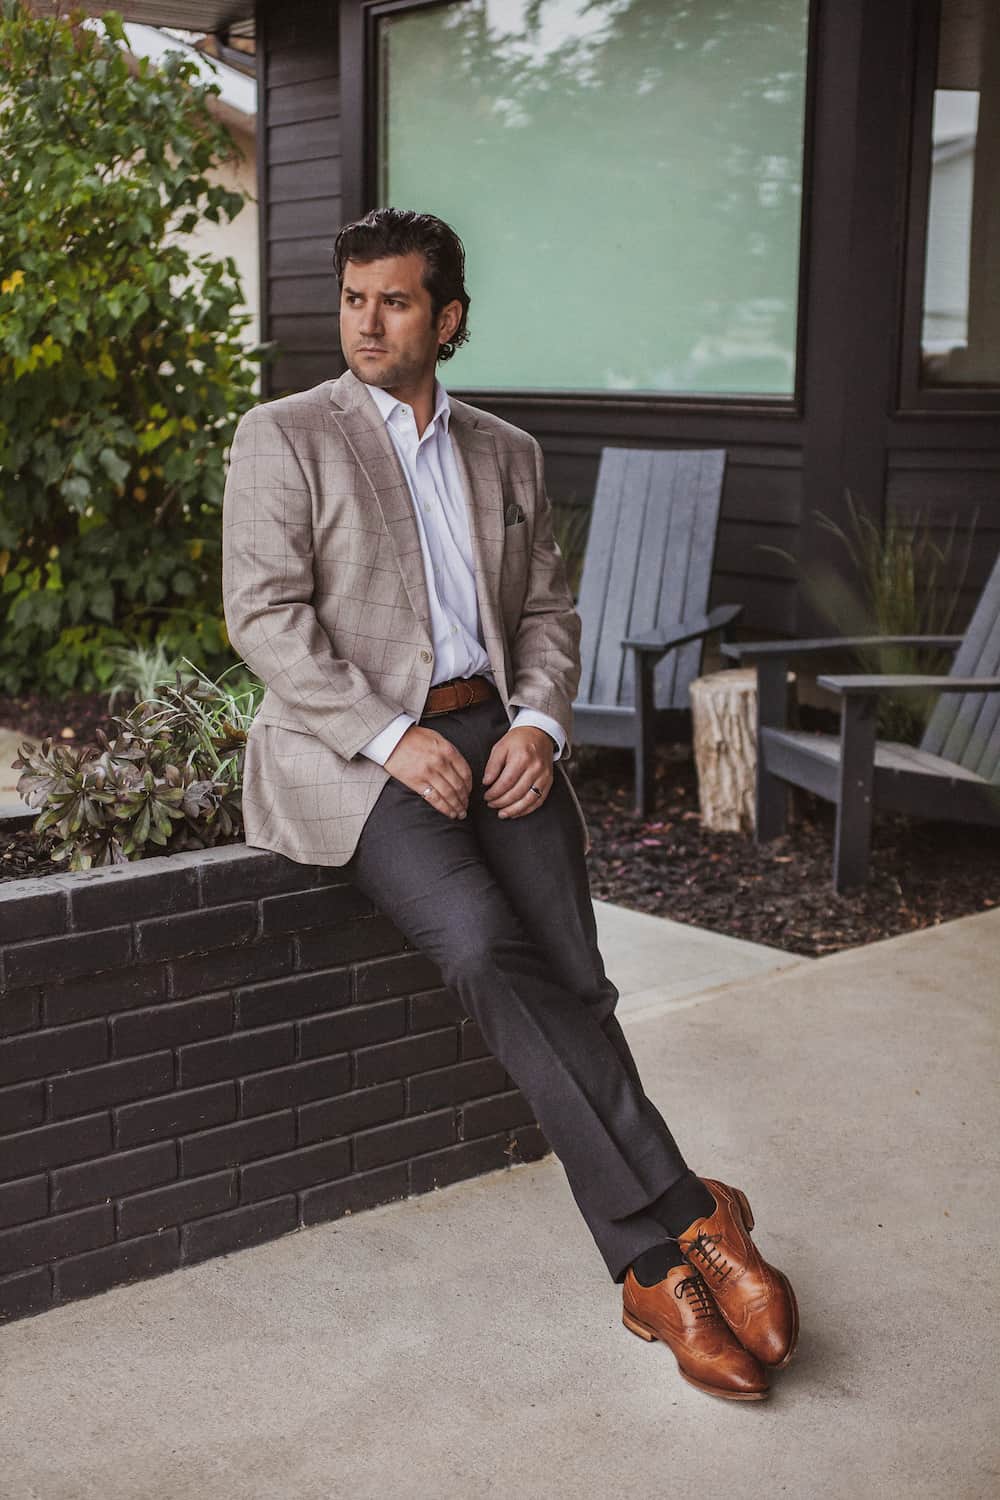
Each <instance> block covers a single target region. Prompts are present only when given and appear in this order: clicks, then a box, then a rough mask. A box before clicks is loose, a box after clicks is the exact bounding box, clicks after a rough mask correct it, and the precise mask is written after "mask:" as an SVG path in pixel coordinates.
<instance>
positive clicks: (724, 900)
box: [0, 693, 1000, 956]
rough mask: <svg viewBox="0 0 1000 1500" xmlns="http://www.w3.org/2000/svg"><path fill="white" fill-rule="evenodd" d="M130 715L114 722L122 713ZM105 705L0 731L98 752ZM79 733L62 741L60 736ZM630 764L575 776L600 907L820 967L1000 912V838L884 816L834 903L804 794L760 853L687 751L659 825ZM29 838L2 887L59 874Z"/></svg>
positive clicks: (59, 708)
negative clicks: (708, 799)
mask: <svg viewBox="0 0 1000 1500" xmlns="http://www.w3.org/2000/svg"><path fill="white" fill-rule="evenodd" d="M128 707H129V704H128V703H121V704H120V705H119V706H118V707H117V712H119V713H121V714H124V713H126V712H127V710H128ZM107 723H108V713H107V706H106V698H105V697H104V695H103V694H101V693H89V694H88V693H76V694H72V695H70V696H68V697H67V698H65V699H63V700H61V701H60V702H59V703H56V704H53V703H51V702H46V701H45V700H42V699H38V698H33V697H30V696H26V695H25V696H20V697H18V698H15V699H12V698H4V697H0V724H2V725H7V726H9V727H12V728H14V729H15V730H17V731H18V732H20V733H21V734H24V735H27V736H30V737H32V738H35V739H41V738H43V737H44V736H45V735H47V734H51V735H53V737H55V738H59V739H62V740H63V742H64V743H69V744H84V743H88V742H91V741H92V740H93V737H94V730H95V729H96V728H97V726H98V725H105V726H106V725H107ZM67 730H68V731H70V733H68V734H67V733H64V731H67ZM631 767H632V759H631V755H630V754H629V753H628V752H625V751H620V750H604V749H595V748H592V747H581V748H579V749H577V750H576V751H575V753H574V756H573V760H572V762H571V774H572V777H573V782H574V785H575V787H576V790H577V793H578V795H579V797H580V800H581V802H582V804H583V807H584V810H585V812H586V814H587V819H588V822H589V824H590V829H591V838H592V849H591V853H590V881H591V889H592V891H593V894H594V896H595V897H596V898H598V899H599V900H602V901H611V902H614V903H615V904H617V905H619V906H625V907H630V908H632V909H633V910H635V911H645V912H652V913H653V914H654V915H656V916H659V917H670V918H672V919H673V920H674V921H677V922H686V923H689V924H691V925H692V926H695V927H704V928H707V929H709V930H710V931H712V932H722V933H727V934H729V935H730V936H732V937H739V938H745V939H748V940H749V941H751V942H757V943H767V944H769V945H770V946H772V947H775V948H780V949H782V950H784V951H785V952H788V953H798V954H803V955H806V956H818V955H820V954H824V953H834V952H836V951H838V950H839V949H842V948H854V947H858V946H860V945H862V944H864V943H871V942H876V941H878V940H879V939H880V938H887V937H894V936H896V935H897V934H899V933H903V932H910V931H912V930H914V929H915V928H919V927H929V926H933V925H934V924H936V923H938V922H944V921H948V920H950V919H951V918H954V917H961V916H967V915H969V914H970V913H972V912H978V911H985V910H988V909H990V908H991V907H994V906H997V905H1000V838H998V837H997V833H996V830H995V829H992V830H991V829H985V828H974V827H965V826H962V825H958V824H945V823H922V822H910V821H909V820H908V819H905V818H902V817H896V816H892V815H880V816H877V817H876V820H875V829H874V839H873V852H872V860H871V877H870V880H869V883H868V885H867V886H865V887H864V889H862V890H860V891H857V892H854V893H852V894H851V895H846V896H838V895H836V894H835V892H834V891H833V888H832V885H831V858H832V847H833V809H832V808H831V807H830V806H828V805H827V804H826V803H822V802H820V801H819V800H818V799H816V798H813V797H810V796H808V795H807V794H805V793H797V794H796V821H795V823H794V824H793V825H792V829H791V832H790V833H789V834H788V835H786V837H784V838H782V839H777V840H775V841H774V842H773V843H772V844H768V845H762V846H760V847H758V846H757V845H756V844H755V843H754V842H753V839H752V838H750V837H747V836H744V835H742V834H728V833H706V832H705V831H704V830H703V829H702V827H701V822H700V819H699V816H698V784H697V777H696V775H695V768H694V763H693V761H692V759H691V756H690V751H689V749H688V747H686V746H670V745H667V746H663V747H661V748H660V751H659V753H658V758H657V768H656V780H657V787H658V795H657V802H656V808H657V810H656V813H655V814H654V816H653V817H651V818H648V819H643V818H637V817H635V815H634V814H633V813H632V811H631V796H632V787H631ZM62 868H63V866H61V865H56V864H55V863H53V861H51V860H49V859H47V858H46V856H45V854H44V851H43V850H40V849H39V846H38V841H37V840H36V839H35V837H34V835H33V834H32V833H31V831H30V829H22V830H20V831H18V832H15V833H13V834H6V835H5V834H2V833H0V881H4V880H16V879H20V878H23V877H25V876H29V875H46V874H50V873H53V872H54V871H57V870H60V869H62Z"/></svg>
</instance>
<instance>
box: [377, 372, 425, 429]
mask: <svg viewBox="0 0 1000 1500" xmlns="http://www.w3.org/2000/svg"><path fill="white" fill-rule="evenodd" d="M385 389H386V390H387V391H388V392H389V395H390V396H395V398H396V400H397V401H405V402H406V404H407V406H412V408H413V420H414V422H415V423H416V426H417V436H418V437H423V435H424V432H425V430H426V428H427V426H428V424H429V423H430V420H431V417H433V415H434V400H435V396H436V394H437V393H436V391H435V376H434V371H433V370H431V371H430V373H429V374H428V375H427V376H425V377H423V378H422V379H421V380H420V381H418V382H415V383H414V384H412V385H406V386H401V385H394V386H388V385H387V386H386V387H385Z"/></svg>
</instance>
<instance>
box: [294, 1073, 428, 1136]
mask: <svg viewBox="0 0 1000 1500" xmlns="http://www.w3.org/2000/svg"><path fill="white" fill-rule="evenodd" d="M404 1104H405V1099H404V1084H403V1082H402V1080H401V1079H399V1080H397V1081H396V1082H394V1083H380V1084H376V1086H375V1087H374V1088H371V1089H357V1090H356V1091H355V1092H354V1093H353V1094H343V1095H341V1097H340V1098H339V1099H321V1100H319V1101H318V1102H317V1103H316V1104H305V1105H303V1107H302V1108H301V1109H300V1110H299V1140H300V1141H301V1143H302V1144H303V1145H305V1144H306V1142H307V1141H322V1140H329V1139H330V1138H331V1137H332V1136H344V1135H351V1134H352V1133H353V1132H354V1131H356V1130H365V1129H367V1128H368V1126H370V1125H382V1124H384V1123H385V1121H386V1120H398V1119H399V1118H400V1117H401V1116H402V1114H403V1113H404Z"/></svg>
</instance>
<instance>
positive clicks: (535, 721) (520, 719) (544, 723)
mask: <svg viewBox="0 0 1000 1500" xmlns="http://www.w3.org/2000/svg"><path fill="white" fill-rule="evenodd" d="M524 725H527V726H528V727H529V728H533V729H544V730H545V733H546V734H547V735H550V736H551V737H552V739H554V740H555V742H556V752H555V754H554V755H553V757H552V759H553V760H558V759H559V757H560V756H561V755H562V753H563V751H564V750H565V748H566V736H565V734H564V733H563V730H562V727H561V725H560V724H559V723H558V722H557V721H556V720H555V719H553V718H552V717H551V716H550V715H549V714H543V713H539V711H538V709H537V708H519V709H518V711H517V713H516V714H515V715H514V718H513V720H512V721H511V726H510V727H511V729H521V728H522V727H523V726H524Z"/></svg>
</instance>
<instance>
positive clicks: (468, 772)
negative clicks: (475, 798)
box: [448, 745, 472, 795]
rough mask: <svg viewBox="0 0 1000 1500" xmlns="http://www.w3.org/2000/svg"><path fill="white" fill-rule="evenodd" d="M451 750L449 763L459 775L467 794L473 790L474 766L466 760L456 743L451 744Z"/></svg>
mask: <svg viewBox="0 0 1000 1500" xmlns="http://www.w3.org/2000/svg"><path fill="white" fill-rule="evenodd" d="M449 752H450V753H449V755H448V764H449V765H450V766H451V768H452V770H453V771H454V772H455V774H456V775H457V776H458V778H459V780H460V781H461V783H462V785H463V787H464V788H465V791H466V794H467V795H468V793H469V792H471V791H472V767H471V766H470V765H469V762H468V761H467V760H466V758H465V756H464V755H463V754H462V752H461V751H460V750H456V749H455V747H454V745H451V746H449Z"/></svg>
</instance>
